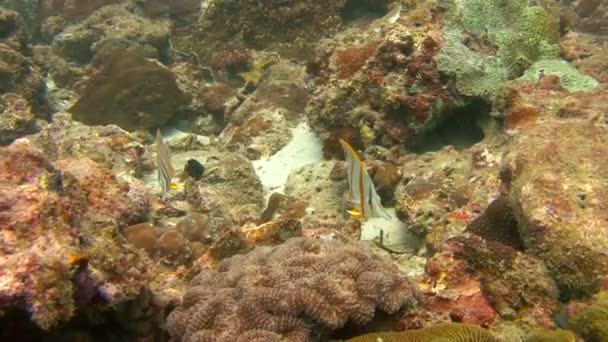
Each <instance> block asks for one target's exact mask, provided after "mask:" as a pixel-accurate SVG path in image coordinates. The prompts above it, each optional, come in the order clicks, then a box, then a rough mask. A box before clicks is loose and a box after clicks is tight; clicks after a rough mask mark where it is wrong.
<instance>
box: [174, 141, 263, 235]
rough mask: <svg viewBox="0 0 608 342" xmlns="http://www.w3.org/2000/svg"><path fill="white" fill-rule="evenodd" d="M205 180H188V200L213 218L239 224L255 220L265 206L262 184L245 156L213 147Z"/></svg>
mask: <svg viewBox="0 0 608 342" xmlns="http://www.w3.org/2000/svg"><path fill="white" fill-rule="evenodd" d="M205 158H206V160H205V161H204V162H203V164H204V165H205V167H206V168H207V171H206V173H205V175H203V177H202V178H201V180H199V181H196V182H193V181H190V182H186V185H185V189H184V191H185V195H186V199H187V201H188V202H189V203H191V205H192V206H193V207H192V209H193V211H196V212H199V213H201V214H203V215H205V216H207V217H208V218H209V219H213V218H216V219H225V220H227V221H229V222H231V223H232V224H233V225H235V226H237V227H238V226H241V225H243V224H245V223H247V222H255V221H257V218H258V217H259V214H260V213H261V212H262V210H263V206H264V194H263V188H262V184H261V183H260V181H259V179H258V178H257V176H256V174H255V171H254V170H253V167H252V165H251V162H250V161H249V160H248V159H247V158H245V157H244V156H243V155H241V154H238V153H230V152H225V151H217V150H216V151H213V150H210V151H208V153H206V156H205Z"/></svg>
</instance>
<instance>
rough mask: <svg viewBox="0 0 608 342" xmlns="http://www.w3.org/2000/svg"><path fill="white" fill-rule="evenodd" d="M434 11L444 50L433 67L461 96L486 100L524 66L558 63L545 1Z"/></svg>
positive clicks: (487, 0)
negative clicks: (441, 15) (440, 21)
mask: <svg viewBox="0 0 608 342" xmlns="http://www.w3.org/2000/svg"><path fill="white" fill-rule="evenodd" d="M440 5H441V6H442V7H443V8H444V9H445V26H444V37H445V44H444V46H443V48H442V50H441V51H440V53H439V54H438V56H437V57H436V61H437V65H438V68H439V70H440V71H442V72H444V73H446V74H448V75H451V76H454V77H455V78H456V88H457V90H458V91H459V92H460V93H461V94H462V95H465V96H480V97H485V98H489V99H490V100H492V99H493V98H494V97H495V95H496V94H497V93H498V91H499V90H500V89H501V87H502V84H503V83H504V82H506V81H507V80H510V79H515V78H517V77H519V76H521V75H522V74H523V72H524V71H525V70H526V69H527V68H528V67H529V66H530V65H532V64H534V63H535V62H538V61H541V60H558V59H559V52H558V47H557V41H558V39H559V23H558V19H559V15H558V12H557V9H556V7H555V6H554V5H553V4H552V3H551V1H548V0H543V1H538V2H537V4H536V5H535V6H529V5H528V1H527V0H511V1H504V0H440ZM573 72H576V70H574V69H573ZM576 73H577V72H576ZM571 77H572V78H575V77H573V76H571ZM580 77H582V76H580ZM566 89H568V88H566Z"/></svg>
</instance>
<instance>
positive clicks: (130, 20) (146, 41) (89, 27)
mask: <svg viewBox="0 0 608 342" xmlns="http://www.w3.org/2000/svg"><path fill="white" fill-rule="evenodd" d="M169 32H170V22H169V21H168V20H165V19H158V20H150V19H147V18H144V17H140V16H137V15H135V14H133V13H131V12H130V11H129V10H128V8H127V7H126V6H124V5H120V4H119V5H109V6H105V7H102V8H101V9H99V10H97V11H96V12H95V13H93V14H92V15H90V16H89V17H88V18H86V19H85V20H84V21H82V22H80V23H76V24H73V25H70V26H68V27H66V28H65V29H63V31H61V32H56V33H55V35H56V36H55V37H54V38H53V43H52V46H53V50H54V51H56V52H57V53H58V54H59V55H61V56H62V57H64V58H66V59H67V60H69V61H72V62H76V63H78V64H86V63H88V62H90V61H91V59H92V58H93V57H94V56H99V58H106V57H107V55H109V54H110V53H111V52H112V51H113V50H115V49H117V48H121V49H126V50H129V51H131V52H134V53H137V54H139V55H141V56H144V57H147V58H156V59H160V60H163V59H164V58H165V57H166V56H167V51H166V49H167V47H168V39H169Z"/></svg>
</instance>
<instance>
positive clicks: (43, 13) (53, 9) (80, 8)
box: [38, 0, 122, 19]
mask: <svg viewBox="0 0 608 342" xmlns="http://www.w3.org/2000/svg"><path fill="white" fill-rule="evenodd" d="M120 1H122V0H73V1H66V0H41V1H39V3H38V19H44V18H46V17H50V16H62V17H70V18H71V17H86V16H88V15H90V14H92V13H93V12H95V11H96V10H97V9H99V8H101V7H103V6H105V5H110V4H114V3H117V2H120Z"/></svg>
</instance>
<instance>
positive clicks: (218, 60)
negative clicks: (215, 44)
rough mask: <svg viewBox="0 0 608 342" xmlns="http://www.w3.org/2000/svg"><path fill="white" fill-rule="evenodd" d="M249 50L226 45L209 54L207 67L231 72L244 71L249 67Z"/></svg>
mask: <svg viewBox="0 0 608 342" xmlns="http://www.w3.org/2000/svg"><path fill="white" fill-rule="evenodd" d="M252 61H253V57H252V55H251V50H249V49H248V48H246V47H245V46H243V45H240V44H226V45H224V46H222V47H221V48H220V49H218V50H217V51H215V52H213V53H212V54H211V57H210V59H209V65H210V66H211V67H212V68H214V69H219V70H228V71H231V72H240V71H245V70H247V69H249V68H250V67H251V63H252Z"/></svg>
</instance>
